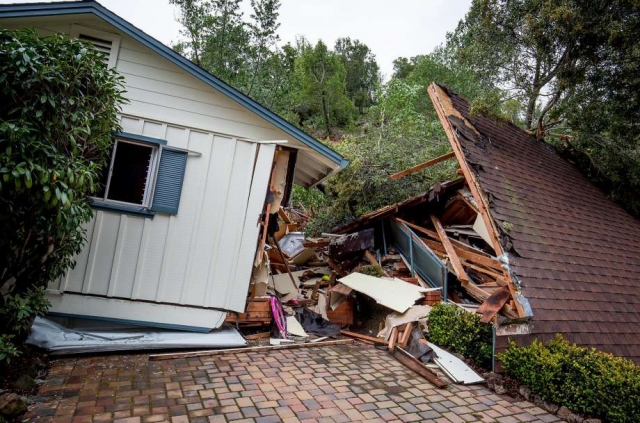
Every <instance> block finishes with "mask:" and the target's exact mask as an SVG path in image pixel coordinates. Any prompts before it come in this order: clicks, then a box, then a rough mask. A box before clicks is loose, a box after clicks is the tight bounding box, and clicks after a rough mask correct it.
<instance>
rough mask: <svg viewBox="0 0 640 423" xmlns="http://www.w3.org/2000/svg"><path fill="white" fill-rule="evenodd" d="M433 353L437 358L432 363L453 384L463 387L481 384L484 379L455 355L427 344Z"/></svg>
mask: <svg viewBox="0 0 640 423" xmlns="http://www.w3.org/2000/svg"><path fill="white" fill-rule="evenodd" d="M427 345H429V347H431V349H432V350H433V352H434V353H435V354H436V355H437V356H438V357H437V358H434V359H433V361H434V362H435V363H436V364H437V365H438V367H440V368H441V369H442V371H443V372H445V373H446V374H447V376H449V377H450V378H451V379H452V380H453V381H454V382H455V383H461V384H463V385H471V384H474V383H482V382H484V379H483V378H482V377H481V376H480V375H479V374H477V373H476V372H474V371H473V369H472V368H471V367H469V366H467V365H466V364H465V362H464V361H462V360H460V359H459V358H458V357H456V356H455V355H453V354H451V353H449V352H447V351H445V350H443V349H442V348H440V347H438V346H437V345H434V344H432V343H431V342H428V343H427Z"/></svg>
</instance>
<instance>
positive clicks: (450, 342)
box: [429, 304, 492, 369]
mask: <svg viewBox="0 0 640 423" xmlns="http://www.w3.org/2000/svg"><path fill="white" fill-rule="evenodd" d="M429 341H431V342H433V343H434V344H436V345H438V346H439V347H443V348H445V349H447V350H449V351H451V352H454V353H458V354H462V355H463V356H465V357H466V358H469V359H471V360H473V361H474V362H476V363H477V364H479V365H480V366H482V367H484V368H487V369H489V368H491V355H492V339H491V325H489V324H486V323H480V315H479V314H474V313H469V312H466V311H464V310H462V309H461V308H460V307H457V306H455V305H451V304H438V305H436V306H434V307H433V309H432V310H431V313H430V314H429Z"/></svg>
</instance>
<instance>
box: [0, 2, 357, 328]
mask: <svg viewBox="0 0 640 423" xmlns="http://www.w3.org/2000/svg"><path fill="white" fill-rule="evenodd" d="M0 27H2V28H10V29H18V28H25V27H33V28H36V30H37V31H38V32H39V33H40V34H42V35H50V34H56V33H58V34H66V35H68V36H70V37H75V38H79V39H81V40H85V41H87V42H89V43H91V44H93V46H94V47H95V48H96V49H98V50H100V51H102V52H103V53H104V54H105V60H107V61H108V65H109V66H111V67H115V69H116V70H117V71H118V72H119V73H120V74H121V75H122V76H123V77H124V79H125V89H126V93H125V97H126V98H127V99H128V101H129V102H128V103H127V104H125V105H123V107H122V112H121V114H120V125H121V127H122V131H121V132H120V133H118V134H117V137H116V143H115V146H114V150H113V154H112V157H111V163H110V168H109V172H108V176H107V180H106V187H105V190H104V192H103V193H101V194H100V195H99V196H98V197H97V198H94V199H93V207H94V208H95V215H94V218H93V220H92V221H91V222H90V223H89V224H88V225H87V228H86V230H87V242H86V245H85V247H84V249H83V251H82V252H81V253H80V254H79V255H78V256H77V257H76V258H75V260H76V266H75V267H74V268H73V269H71V270H69V272H68V273H67V274H66V275H65V277H63V278H62V279H61V280H58V281H52V282H51V283H50V285H49V300H50V301H51V304H52V307H51V310H50V311H51V313H53V314H58V315H70V316H84V317H92V318H99V319H111V320H119V321H128V322H133V323H137V324H147V325H153V326H158V327H168V328H183V329H190V330H199V331H208V330H210V329H212V328H216V327H219V326H220V325H221V324H222V322H223V321H224V318H225V315H226V311H236V312H242V311H244V308H245V300H246V297H247V291H248V287H249V283H250V280H251V275H252V271H253V269H254V265H259V264H260V263H259V262H260V259H262V257H263V255H262V254H256V253H257V250H259V249H260V248H261V247H262V246H263V245H264V244H262V241H261V239H263V231H262V225H261V224H260V219H261V216H262V215H263V213H265V210H268V211H269V213H276V212H277V211H278V209H279V207H280V204H281V203H283V202H284V203H286V201H287V199H288V196H289V195H290V193H291V185H292V183H295V184H298V185H301V186H304V187H310V186H313V185H315V184H317V183H319V182H321V181H322V180H323V179H324V178H326V177H327V176H328V175H330V174H332V173H334V172H336V171H338V170H339V169H341V168H342V167H344V166H346V164H347V161H346V160H345V159H343V158H342V157H341V156H340V155H339V154H338V153H336V152H335V151H333V150H331V149H330V148H328V147H326V146H324V145H323V144H321V143H320V142H319V141H317V140H316V139H314V138H312V137H311V136H309V135H308V134H306V133H304V132H303V131H301V130H300V129H298V128H297V127H295V126H294V125H292V124H290V123H288V122H287V121H285V120H284V119H282V118H281V117H279V116H278V115H276V114H274V113H273V112H271V111H269V110H268V109H266V108H265V107H263V106H262V105H260V104H258V103H257V102H255V101H254V100H252V99H251V98H249V97H247V96H245V95H243V94H242V93H240V92H238V91H237V90H235V89H233V88H232V87H230V86H229V85H227V84H225V83H224V82H222V81H221V80H219V79H217V78H216V77H215V76H213V75H211V74H209V73H207V72H206V71H204V70H203V69H201V68H199V67H198V66H196V65H195V64H193V63H192V62H190V61H189V60H187V59H185V58H184V57H182V56H180V55H179V54H177V53H176V52H174V51H173V50H172V49H171V48H169V47H167V46H165V45H163V44H161V43H160V42H158V41H157V40H155V39H153V38H152V37H150V36H149V35H147V34H145V33H144V32H143V31H141V30H140V29H138V28H136V27H135V26H133V25H132V24H130V23H129V22H127V21H125V20H124V19H122V18H121V17H119V16H117V15H116V14H114V13H112V12H111V11H109V10H108V9H106V8H105V7H103V6H102V5H100V4H99V3H97V2H94V1H81V2H64V3H59V2H56V3H30V4H8V5H0ZM268 191H271V192H272V193H273V194H274V197H275V198H273V199H272V198H270V199H269V201H271V203H270V204H269V205H268V206H266V205H265V198H266V196H267V192H268ZM267 215H268V214H267Z"/></svg>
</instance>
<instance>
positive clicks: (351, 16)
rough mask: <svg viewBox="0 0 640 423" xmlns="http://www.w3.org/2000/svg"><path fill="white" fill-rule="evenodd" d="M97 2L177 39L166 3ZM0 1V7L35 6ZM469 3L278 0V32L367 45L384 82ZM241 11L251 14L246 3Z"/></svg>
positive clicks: (441, 34) (173, 12) (425, 49)
mask: <svg viewBox="0 0 640 423" xmlns="http://www.w3.org/2000/svg"><path fill="white" fill-rule="evenodd" d="M99 1H100V3H101V4H102V5H103V6H105V7H107V8H108V9H110V10H111V11H113V12H115V13H116V14H118V15H120V16H121V17H123V18H124V19H126V20H127V21H129V22H131V23H132V24H134V25H135V26H137V27H138V28H140V29H142V30H143V31H145V32H146V33H148V34H149V35H151V36H152V37H154V38H156V39H158V40H160V41H162V42H163V43H164V44H166V45H171V44H172V43H175V42H176V41H178V40H179V39H180V29H181V25H180V24H179V23H178V22H176V18H177V16H178V10H177V8H176V7H175V6H172V5H170V4H169V0H99ZM33 2H34V1H32V0H22V1H21V0H0V4H7V3H33ZM470 4H471V0H281V7H280V29H279V31H278V33H279V35H280V38H281V40H282V42H283V43H286V42H289V41H291V42H293V41H295V39H296V37H297V36H300V35H303V36H305V37H306V38H307V39H308V40H309V41H311V42H316V41H317V40H318V39H322V40H323V41H324V42H325V43H326V44H327V45H329V46H333V45H334V43H335V41H336V39H338V38H340V37H350V38H351V39H358V40H360V41H361V42H363V43H365V44H367V45H368V46H369V48H370V49H371V50H372V51H373V53H374V54H375V55H376V58H377V61H378V64H379V65H380V69H381V72H382V74H383V76H385V79H388V78H389V77H390V76H391V74H392V73H393V60H394V59H396V58H397V57H400V56H404V57H411V56H415V55H418V54H425V53H429V52H431V51H432V50H433V48H434V47H436V46H438V45H439V44H441V43H443V42H444V41H445V37H446V34H447V32H450V31H453V30H454V29H455V27H456V25H457V24H458V21H459V20H460V19H462V18H463V17H464V15H465V13H466V12H467V10H468V9H469V6H470ZM242 7H243V11H244V14H245V17H247V18H248V16H249V14H250V13H251V6H250V1H249V0H243V4H242Z"/></svg>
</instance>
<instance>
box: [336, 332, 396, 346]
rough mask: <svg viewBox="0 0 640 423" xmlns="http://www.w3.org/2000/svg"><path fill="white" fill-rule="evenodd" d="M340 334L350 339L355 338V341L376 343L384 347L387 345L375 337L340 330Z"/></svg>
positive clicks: (382, 339) (386, 342)
mask: <svg viewBox="0 0 640 423" xmlns="http://www.w3.org/2000/svg"><path fill="white" fill-rule="evenodd" d="M340 334H341V335H344V336H348V337H350V338H355V339H359V340H361V341H366V342H371V343H378V344H385V345H387V344H388V343H389V342H388V341H387V340H386V339H384V338H377V337H375V336H367V335H362V334H361V333H356V332H350V331H348V330H341V331H340Z"/></svg>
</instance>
